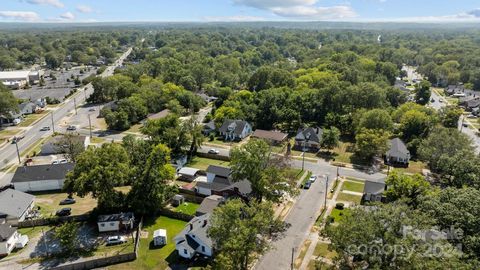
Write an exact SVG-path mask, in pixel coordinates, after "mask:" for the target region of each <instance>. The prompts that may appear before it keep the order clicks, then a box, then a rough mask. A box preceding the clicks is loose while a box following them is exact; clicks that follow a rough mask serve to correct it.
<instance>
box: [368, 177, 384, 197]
mask: <svg viewBox="0 0 480 270" xmlns="http://www.w3.org/2000/svg"><path fill="white" fill-rule="evenodd" d="M384 191H385V183H383V182H374V181H368V180H367V181H365V186H364V188H363V193H364V194H375V195H378V194H382V193H383V192H384Z"/></svg>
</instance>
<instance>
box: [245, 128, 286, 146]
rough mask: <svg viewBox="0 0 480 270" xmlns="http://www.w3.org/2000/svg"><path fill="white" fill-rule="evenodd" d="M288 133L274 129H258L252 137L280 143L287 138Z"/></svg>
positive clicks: (275, 143) (276, 143)
mask: <svg viewBox="0 0 480 270" xmlns="http://www.w3.org/2000/svg"><path fill="white" fill-rule="evenodd" d="M287 137H288V134H287V133H283V132H280V131H274V130H263V129H257V130H255V132H253V134H252V138H257V139H264V140H266V141H268V142H270V143H271V144H274V145H278V144H281V143H283V142H285V141H286V140H287Z"/></svg>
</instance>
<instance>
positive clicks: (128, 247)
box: [92, 238, 135, 257]
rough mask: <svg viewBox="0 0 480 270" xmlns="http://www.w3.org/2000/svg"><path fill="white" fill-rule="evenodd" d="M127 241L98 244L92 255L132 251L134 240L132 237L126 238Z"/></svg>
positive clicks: (110, 254)
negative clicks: (113, 243)
mask: <svg viewBox="0 0 480 270" xmlns="http://www.w3.org/2000/svg"><path fill="white" fill-rule="evenodd" d="M127 240H128V241H127V243H124V244H120V245H111V246H107V245H105V244H102V245H99V246H98V247H97V249H96V250H95V251H94V253H93V254H92V255H97V256H103V257H107V256H113V255H118V254H127V253H130V252H133V251H134V246H135V243H134V240H133V238H127Z"/></svg>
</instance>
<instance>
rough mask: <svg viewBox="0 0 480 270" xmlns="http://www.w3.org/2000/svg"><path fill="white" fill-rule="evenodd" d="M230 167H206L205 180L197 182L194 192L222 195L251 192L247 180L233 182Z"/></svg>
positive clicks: (243, 194)
mask: <svg viewBox="0 0 480 270" xmlns="http://www.w3.org/2000/svg"><path fill="white" fill-rule="evenodd" d="M231 174H232V171H231V169H230V168H227V167H222V166H216V165H210V166H208V168H207V181H206V182H197V185H196V186H195V189H196V192H197V193H199V194H201V195H205V196H210V195H214V194H216V195H220V196H224V197H229V196H235V195H241V196H247V195H248V194H250V193H251V192H252V188H251V183H250V181H248V180H243V181H238V182H233V181H232V179H231Z"/></svg>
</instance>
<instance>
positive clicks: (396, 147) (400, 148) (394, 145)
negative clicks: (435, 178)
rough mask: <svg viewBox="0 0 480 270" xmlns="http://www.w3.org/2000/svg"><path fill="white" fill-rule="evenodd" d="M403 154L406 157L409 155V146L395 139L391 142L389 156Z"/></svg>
mask: <svg viewBox="0 0 480 270" xmlns="http://www.w3.org/2000/svg"><path fill="white" fill-rule="evenodd" d="M398 152H399V153H402V154H404V155H409V154H410V151H408V149H407V146H406V145H405V143H403V141H402V140H400V139H399V138H393V139H392V140H390V150H388V152H387V155H388V156H389V155H393V154H395V153H398Z"/></svg>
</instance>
